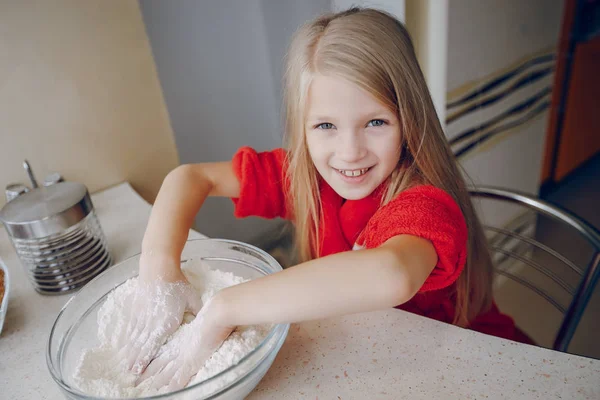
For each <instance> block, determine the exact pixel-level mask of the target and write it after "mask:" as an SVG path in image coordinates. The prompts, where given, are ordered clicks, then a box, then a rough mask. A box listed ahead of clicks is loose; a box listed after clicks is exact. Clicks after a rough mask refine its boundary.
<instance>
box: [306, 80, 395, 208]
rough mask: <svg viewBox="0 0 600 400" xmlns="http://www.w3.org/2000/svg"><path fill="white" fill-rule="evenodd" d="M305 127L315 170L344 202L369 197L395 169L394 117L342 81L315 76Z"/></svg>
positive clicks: (309, 97) (379, 104) (390, 112)
mask: <svg viewBox="0 0 600 400" xmlns="http://www.w3.org/2000/svg"><path fill="white" fill-rule="evenodd" d="M305 126H306V142H307V145H308V150H309V152H310V156H311V158H312V161H313V163H314V165H315V167H316V169H317V171H319V174H320V175H321V177H322V178H323V179H324V180H325V181H326V182H327V183H328V184H329V186H331V187H332V188H333V190H335V191H336V192H337V193H338V194H339V195H340V196H341V197H343V198H345V199H347V200H358V199H362V198H364V197H366V196H368V195H369V194H371V193H372V192H373V191H374V190H375V189H376V188H377V187H378V186H379V185H381V183H382V182H383V181H385V180H386V179H387V178H388V176H390V174H391V173H392V171H394V169H395V168H396V166H397V165H398V160H399V158H400V122H399V120H398V117H397V116H396V114H395V113H394V112H392V111H391V110H389V109H388V108H387V107H386V106H384V105H383V104H381V103H380V102H379V101H377V100H376V99H375V98H374V97H373V96H372V95H370V94H369V93H367V92H366V91H364V90H362V89H361V88H360V87H358V86H357V85H354V84H352V83H350V82H348V81H346V80H343V79H341V78H337V77H332V76H324V75H316V76H315V77H314V79H313V80H312V83H311V85H310V88H309V92H308V104H307V112H306V125H305Z"/></svg>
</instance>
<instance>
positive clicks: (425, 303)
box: [233, 147, 530, 342]
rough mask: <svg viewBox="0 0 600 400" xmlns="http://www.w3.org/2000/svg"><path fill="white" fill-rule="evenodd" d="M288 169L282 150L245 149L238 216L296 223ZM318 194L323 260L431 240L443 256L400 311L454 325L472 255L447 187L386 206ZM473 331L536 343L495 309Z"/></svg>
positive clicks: (236, 162)
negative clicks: (410, 239)
mask: <svg viewBox="0 0 600 400" xmlns="http://www.w3.org/2000/svg"><path fill="white" fill-rule="evenodd" d="M286 165H287V164H286V152H285V151H284V150H282V149H276V150H273V151H268V152H262V153H257V152H256V151H255V150H253V149H252V148H249V147H243V148H241V149H240V150H239V151H238V152H237V153H236V154H235V156H234V157H233V168H234V171H235V174H236V176H237V177H238V179H239V181H240V196H239V198H237V199H233V202H234V204H235V216H236V217H247V216H259V217H264V218H276V217H282V218H287V219H292V215H293V212H292V210H288V206H287V205H288V202H287V201H286V194H287V193H288V184H287V182H286V178H285V168H286ZM320 189H321V202H322V206H323V218H322V220H321V224H320V226H319V229H320V237H321V238H322V242H321V246H320V252H319V256H321V257H322V256H326V255H329V254H335V253H339V252H342V251H348V250H352V249H353V248H354V249H356V248H367V249H370V248H375V247H378V246H380V245H381V244H383V243H384V242H386V241H387V240H388V239H390V238H392V237H394V236H397V235H400V234H408V235H413V236H418V237H422V238H425V239H427V240H429V241H430V242H431V243H432V244H433V246H434V248H435V250H436V253H437V256H438V262H437V265H436V266H435V268H434V269H433V271H432V272H431V274H430V275H429V277H428V278H427V279H426V281H425V283H424V284H423V286H422V287H421V289H420V290H419V293H417V294H416V295H415V296H414V297H413V298H412V299H411V300H409V301H408V302H407V303H405V304H402V305H400V306H398V308H401V309H403V310H406V311H410V312H413V313H416V314H420V315H424V316H427V317H430V318H434V319H436V320H439V321H443V322H447V323H452V321H453V319H454V309H455V295H454V293H455V290H454V289H455V284H456V280H457V279H458V277H459V276H460V274H461V272H462V271H463V269H464V266H465V262H466V257H467V226H466V223H465V220H464V217H463V215H462V212H461V210H460V208H459V206H458V205H457V204H456V202H455V201H454V199H453V198H452V197H451V196H450V195H449V194H448V193H446V192H445V191H443V190H441V189H438V188H436V187H433V186H429V185H422V186H416V187H413V188H411V189H408V190H405V191H403V192H402V193H400V194H399V195H398V196H396V197H395V198H394V199H393V200H392V201H390V202H389V203H388V204H386V205H385V206H383V207H382V206H381V205H380V204H381V195H382V192H383V190H382V189H381V188H378V189H377V190H375V191H374V192H373V193H372V194H371V195H369V196H367V197H366V198H363V199H360V200H345V199H343V198H342V197H340V196H339V195H338V194H337V193H336V192H335V191H334V190H333V189H332V188H331V187H330V186H329V185H328V184H327V183H325V182H324V181H321V183H320ZM469 328H471V329H474V330H477V331H480V332H484V333H488V334H492V335H495V336H500V337H504V338H507V339H513V340H519V341H523V342H530V339H528V338H527V337H526V336H524V334H522V333H521V332H520V331H519V330H518V329H516V327H515V325H514V322H513V320H512V319H511V318H510V317H508V316H506V315H503V314H501V313H500V312H499V310H498V308H497V307H496V305H495V304H494V305H493V306H492V308H491V309H490V310H489V311H487V312H485V313H483V314H481V315H479V316H478V317H477V318H476V319H475V320H474V321H472V322H471V324H470V326H469Z"/></svg>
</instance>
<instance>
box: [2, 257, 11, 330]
mask: <svg viewBox="0 0 600 400" xmlns="http://www.w3.org/2000/svg"><path fill="white" fill-rule="evenodd" d="M0 269H1V270H2V271H4V297H2V301H0V334H1V333H2V327H3V326H4V320H5V319H6V311H7V310H8V296H9V294H10V293H9V292H10V276H8V268H7V267H6V265H4V261H2V259H1V258H0Z"/></svg>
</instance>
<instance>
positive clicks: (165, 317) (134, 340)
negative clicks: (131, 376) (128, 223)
mask: <svg viewBox="0 0 600 400" xmlns="http://www.w3.org/2000/svg"><path fill="white" fill-rule="evenodd" d="M177 271H178V272H179V273H180V274H181V270H180V269H179V268H177ZM181 276H182V277H183V274H181ZM164 278H165V277H164V275H162V274H161V273H160V269H158V268H156V267H155V266H153V265H149V264H144V261H143V258H142V260H141V261H140V277H139V278H138V280H137V282H136V285H137V287H136V289H135V290H134V291H133V292H132V293H131V294H130V295H129V298H128V299H126V301H125V303H124V304H126V305H128V306H129V307H128V308H127V309H126V310H123V311H122V312H123V314H124V319H123V322H124V323H123V324H120V326H119V327H116V329H115V330H116V332H115V337H114V339H113V340H115V341H116V343H115V342H113V343H115V345H116V346H115V347H116V349H118V356H117V357H118V363H119V364H123V363H124V366H125V368H127V369H128V370H131V371H132V372H134V373H135V374H140V373H141V372H142V371H143V370H144V369H145V368H146V366H147V365H148V364H149V363H150V361H152V359H153V358H154V356H155V355H156V353H157V352H158V350H159V348H160V347H161V346H162V345H163V344H164V342H165V341H166V339H167V338H168V337H169V336H170V335H171V334H172V333H173V332H175V331H176V330H177V328H179V326H180V325H181V322H182V320H183V314H184V313H185V312H190V313H193V314H194V315H196V314H197V313H198V312H199V310H200V308H201V307H202V301H201V299H200V294H199V293H197V292H196V290H195V289H194V288H193V287H192V286H191V285H190V284H189V283H188V282H187V280H177V281H171V280H165V279H164ZM183 279H185V277H183Z"/></svg>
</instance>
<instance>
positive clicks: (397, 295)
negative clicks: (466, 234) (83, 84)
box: [139, 235, 437, 390]
mask: <svg viewBox="0 0 600 400" xmlns="http://www.w3.org/2000/svg"><path fill="white" fill-rule="evenodd" d="M436 264H437V254H436V252H435V249H434V247H433V245H432V244H431V242H429V241H428V240H426V239H421V238H419V237H416V236H409V235H399V236H396V237H393V238H391V239H389V240H388V241H387V242H385V243H384V244H383V245H381V246H380V247H378V248H376V249H372V250H360V251H348V252H344V253H338V254H334V255H331V256H327V257H323V258H320V259H316V260H313V261H309V262H306V263H303V264H300V265H297V266H295V267H292V268H289V269H286V270H284V271H281V272H278V273H276V274H273V275H269V276H266V277H264V278H259V279H255V280H252V281H250V282H247V283H243V284H241V285H236V286H232V287H229V288H226V289H223V290H221V291H220V292H218V293H217V294H216V295H215V296H214V297H213V298H212V300H210V301H209V303H207V304H205V306H204V308H203V309H202V310H201V311H200V313H199V314H198V316H197V317H196V319H194V321H193V322H191V324H193V329H190V330H188V331H186V332H187V333H189V337H187V338H186V339H185V340H184V341H183V343H185V349H182V348H179V347H181V344H167V348H168V350H166V351H164V352H162V353H161V354H160V355H159V356H158V357H157V358H156V359H155V360H153V361H152V363H150V365H149V366H148V368H147V369H146V371H144V373H143V374H142V375H141V376H140V378H139V381H140V382H143V381H147V380H149V379H152V381H151V382H150V384H149V385H150V387H154V388H160V387H162V386H164V385H167V386H168V387H169V389H171V390H175V389H179V388H182V387H183V386H185V385H186V383H187V382H188V381H189V380H190V378H191V377H192V376H193V375H194V374H195V373H196V372H197V371H198V369H199V368H200V367H201V366H202V365H203V364H204V362H205V361H206V360H207V359H208V358H209V357H210V356H211V354H212V353H213V352H214V351H215V349H217V348H218V347H219V346H220V345H221V343H222V342H223V341H224V340H225V339H226V338H227V336H228V335H229V334H230V333H231V331H232V330H233V329H234V328H235V327H236V326H238V325H254V324H261V323H280V322H299V321H304V320H312V319H319V318H326V317H332V316H337V315H344V314H351V313H357V312H363V311H370V310H378V309H384V308H389V307H393V306H396V305H398V304H402V303H404V302H406V301H408V300H409V299H410V298H411V297H412V296H413V295H414V294H415V293H416V292H417V291H418V290H419V289H420V288H421V286H422V285H423V283H424V282H425V280H426V279H427V277H428V276H429V274H430V273H431V271H432V270H433V268H434V267H435V265H436ZM173 347H175V349H173ZM174 350H177V351H174Z"/></svg>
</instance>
